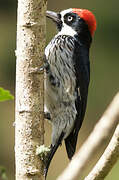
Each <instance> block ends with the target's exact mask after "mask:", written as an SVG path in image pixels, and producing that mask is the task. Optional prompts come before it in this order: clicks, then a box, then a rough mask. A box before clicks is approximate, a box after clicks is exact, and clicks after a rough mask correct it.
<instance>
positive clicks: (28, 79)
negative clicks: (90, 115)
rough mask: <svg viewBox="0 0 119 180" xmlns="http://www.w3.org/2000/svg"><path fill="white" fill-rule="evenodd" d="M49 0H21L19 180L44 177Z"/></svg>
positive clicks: (18, 65)
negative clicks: (40, 154)
mask: <svg viewBox="0 0 119 180" xmlns="http://www.w3.org/2000/svg"><path fill="white" fill-rule="evenodd" d="M46 4H47V2H46V0H18V21H17V50H16V56H17V62H16V121H15V126H16V128H15V153H16V154H15V158H16V180H29V179H30V180H32V179H33V180H37V179H39V180H42V179H44V176H43V162H42V161H41V160H40V159H39V157H38V156H37V155H36V147H37V146H40V145H41V144H43V143H44V124H43V106H44V104H43V99H44V98H43V88H44V85H43V77H44V76H43V73H39V72H38V68H40V66H41V65H42V64H43V56H44V47H45V31H46V25H45V24H46V23H45V12H46Z"/></svg>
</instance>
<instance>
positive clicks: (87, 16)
mask: <svg viewBox="0 0 119 180" xmlns="http://www.w3.org/2000/svg"><path fill="white" fill-rule="evenodd" d="M72 11H73V12H74V13H76V14H78V15H79V16H80V18H82V19H84V21H85V22H86V23H87V24H88V27H89V30H90V33H91V35H92V36H93V35H94V32H95V30H96V18H95V16H94V15H93V13H92V12H91V11H89V10H87V9H78V8H73V9H72Z"/></svg>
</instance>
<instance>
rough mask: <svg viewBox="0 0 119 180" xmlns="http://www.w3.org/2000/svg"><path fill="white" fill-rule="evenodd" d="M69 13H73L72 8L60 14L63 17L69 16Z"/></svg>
mask: <svg viewBox="0 0 119 180" xmlns="http://www.w3.org/2000/svg"><path fill="white" fill-rule="evenodd" d="M69 12H72V8H70V9H66V10H63V11H61V12H60V14H61V16H62V17H63V16H64V15H65V14H67V13H69Z"/></svg>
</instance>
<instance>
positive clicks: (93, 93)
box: [0, 0, 119, 180]
mask: <svg viewBox="0 0 119 180" xmlns="http://www.w3.org/2000/svg"><path fill="white" fill-rule="evenodd" d="M0 4H1V5H0V86H1V87H4V88H5V89H9V90H10V91H11V92H12V93H13V94H14V89H15V88H14V87H15V53H14V51H15V44H16V42H15V41H16V40H15V38H16V4H17V3H16V1H15V0H5V1H4V0H1V2H0ZM70 7H77V8H78V7H80V8H88V9H89V10H91V11H93V13H94V14H95V16H96V19H97V31H96V33H95V36H94V39H93V43H92V48H91V53H90V60H91V83H90V90H89V98H88V106H87V112H86V116H85V120H84V123H83V126H82V128H81V131H80V134H79V141H78V142H79V143H78V148H79V147H80V146H81V144H82V143H83V142H84V140H85V139H86V137H87V136H88V135H89V133H90V132H91V130H92V128H93V126H94V124H95V123H96V121H98V119H99V118H100V116H101V115H102V113H103V112H104V110H105V109H106V107H107V105H108V104H109V103H110V101H111V100H112V98H113V96H114V95H115V93H116V92H117V91H118V90H119V11H118V7H119V1H113V0H110V1H107V0H106V1H103V0H100V1H98V0H90V1H86V0H80V1H79V0H73V1H71V0H60V1H56V0H49V1H48V9H49V10H54V11H59V10H62V9H67V8H70ZM55 32H56V29H55V26H54V24H53V23H51V22H50V21H48V22H47V43H48V42H49V41H50V39H51V38H52V36H53V35H54V34H55ZM13 122H14V102H13V101H6V102H2V103H0V165H3V166H5V167H6V168H7V174H8V179H9V180H14V127H13ZM45 126H46V132H47V133H46V135H45V136H46V143H47V144H50V133H51V127H50V125H49V124H47V123H45ZM107 143H108V142H104V146H103V147H101V148H100V149H99V152H98V157H99V156H100V154H101V152H102V151H103V150H104V148H105V146H106V144H107ZM96 159H97V158H96V155H95V157H94V161H95V160H96ZM67 163H68V159H67V157H66V152H65V149H64V145H63V146H62V147H61V148H59V150H58V152H57V153H56V155H55V157H54V159H53V162H52V164H51V167H50V171H49V174H48V180H54V179H56V176H57V175H58V174H59V173H60V172H61V171H62V170H63V169H64V167H65V166H66V165H67ZM79 163H80V162H79ZM90 165H91V163H89V164H88V166H89V167H90ZM118 169H119V163H117V164H116V166H115V167H114V168H113V170H112V171H111V172H110V174H109V175H108V176H107V178H106V180H118V179H119V172H118Z"/></svg>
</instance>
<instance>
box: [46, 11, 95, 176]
mask: <svg viewBox="0 0 119 180" xmlns="http://www.w3.org/2000/svg"><path fill="white" fill-rule="evenodd" d="M46 17H48V18H50V19H51V20H52V21H53V22H54V23H55V25H56V27H57V34H56V35H55V36H54V37H53V39H52V40H51V41H50V42H49V44H48V45H47V46H46V48H45V58H44V67H45V68H44V69H45V83H44V89H45V118H47V119H48V120H49V122H51V124H52V138H51V146H50V151H49V153H48V155H47V158H46V161H45V169H44V173H45V178H46V177H47V173H48V169H49V166H50V163H51V160H52V158H53V156H54V154H55V152H56V150H57V149H58V147H59V146H60V145H61V144H62V141H63V140H64V141H65V147H66V152H67V155H68V158H69V160H71V159H72V157H73V155H74V153H75V151H76V144H77V138H78V133H79V130H80V128H81V125H82V122H83V119H84V115H85V111H86V105H87V97H88V88H89V82H90V61H89V50H90V46H91V43H92V38H93V36H94V33H95V30H96V18H95V16H94V14H93V13H92V12H91V11H89V10H87V9H80V8H69V9H66V10H62V11H61V12H58V13H56V12H53V11H46Z"/></svg>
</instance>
